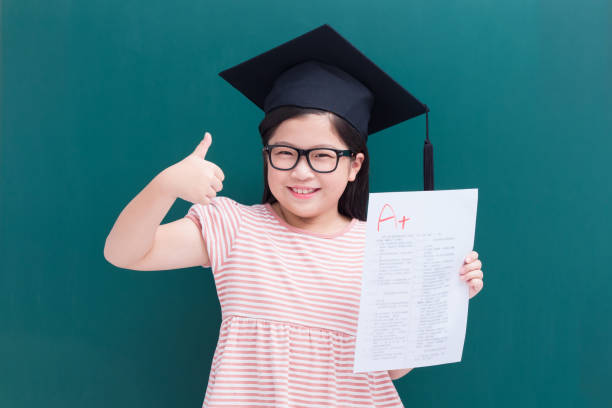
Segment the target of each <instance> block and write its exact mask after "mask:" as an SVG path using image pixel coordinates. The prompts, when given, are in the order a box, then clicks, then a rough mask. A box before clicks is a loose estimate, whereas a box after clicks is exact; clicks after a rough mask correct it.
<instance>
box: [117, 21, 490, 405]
mask: <svg viewBox="0 0 612 408" xmlns="http://www.w3.org/2000/svg"><path fill="white" fill-rule="evenodd" d="M328 34H329V33H328ZM328 40H329V38H328ZM318 41H320V39H318ZM303 46H304V45H303V44H302V47H303ZM277 50H278V48H277ZM260 61H261V56H260ZM243 67H244V66H243ZM297 67H298V68H300V69H297V70H295V69H294V70H284V71H282V72H283V73H284V74H283V75H282V76H280V77H278V78H277V80H276V81H275V82H274V86H273V87H272V89H271V90H270V89H268V90H267V92H265V102H264V103H263V105H264V106H265V107H266V108H265V111H266V115H265V117H264V119H263V121H262V122H261V124H260V126H259V131H260V134H261V137H262V144H263V149H262V155H263V169H264V184H265V186H264V194H263V200H262V204H256V205H244V204H240V203H238V202H236V201H234V200H232V199H231V198H229V197H223V196H217V193H218V192H219V191H221V189H222V182H223V180H224V173H223V171H222V170H221V169H220V168H219V167H218V166H217V165H215V164H214V163H211V162H210V161H207V160H206V154H207V151H208V149H209V147H210V145H211V143H212V137H211V135H210V134H209V133H208V132H207V133H206V134H205V136H204V139H203V140H202V141H201V143H200V144H199V145H198V146H197V147H196V149H195V151H194V152H193V153H192V154H190V155H189V156H188V157H186V158H185V159H183V160H182V161H180V162H178V163H176V164H174V165H173V166H171V167H169V168H167V169H165V170H164V171H163V172H161V173H160V174H159V175H158V176H156V177H155V178H154V180H153V181H152V182H151V183H150V184H149V185H148V186H147V187H146V188H145V189H144V190H143V191H142V192H141V193H140V194H139V195H138V196H136V198H134V200H132V202H130V204H128V206H127V207H126V208H125V209H124V210H123V212H122V213H121V215H120V216H119V218H118V220H117V222H116V223H115V226H114V227H113V230H112V231H111V233H110V235H109V237H108V239H107V243H106V248H105V256H106V258H107V259H108V260H109V261H110V262H112V263H113V264H115V265H117V266H120V267H123V268H128V269H135V270H160V269H174V268H184V267H192V266H197V265H202V266H204V267H211V268H212V273H213V276H214V279H215V284H216V288H217V294H218V296H219V302H220V304H221V312H222V322H221V327H220V331H219V339H218V343H217V347H216V350H215V354H214V357H213V362H212V366H211V371H210V376H209V381H208V387H207V389H206V394H205V397H204V403H203V406H204V407H222V406H248V407H251V406H261V407H294V406H322V407H348V406H351V407H403V405H402V402H401V399H400V397H399V395H398V393H397V391H396V389H395V387H394V385H393V382H392V380H395V379H397V378H400V377H401V376H403V375H405V374H406V373H407V372H408V371H410V368H407V369H405V370H391V371H379V372H368V373H357V374H353V373H352V366H353V358H354V346H355V336H356V331H357V317H358V312H359V296H360V294H361V276H362V266H363V256H364V250H365V225H366V223H365V219H366V205H367V198H368V191H369V187H368V168H369V157H368V151H367V147H366V136H367V132H368V130H366V129H364V128H363V124H364V122H360V119H359V115H361V114H362V113H363V112H364V111H363V110H362V111H361V112H362V113H358V114H354V112H356V111H359V109H356V108H355V106H354V105H350V106H349V105H345V104H340V105H335V104H334V101H336V100H337V99H338V98H339V97H340V96H339V95H340V94H339V93H338V92H337V87H338V86H339V85H340V84H339V83H338V82H336V83H334V81H340V82H342V81H347V80H350V81H352V79H349V77H346V76H342V75H341V76H334V78H335V79H330V78H328V80H325V81H322V77H321V75H327V74H329V73H332V74H333V75H336V74H338V71H334V70H333V69H331V68H330V67H329V66H328V65H316V66H313V65H303V64H302V65H300V64H298V65H297ZM304 67H307V68H304ZM322 67H323V68H324V70H323V71H317V70H318V69H319V68H322ZM301 68H304V69H301ZM249 69H251V68H249ZM276 76H278V75H276ZM283 80H285V82H283ZM264 82H265V81H264ZM296 82H301V83H302V85H304V84H305V83H307V84H309V86H308V87H306V88H304V87H300V88H299V90H297V91H296V89H295V88H294V87H293V86H292V84H295V83H296ZM321 84H324V86H321ZM346 84H347V82H343V85H346ZM350 86H354V87H359V86H361V85H359V84H357V83H356V82H351V85H350ZM350 86H349V88H348V89H344V91H345V92H348V93H349V94H350V93H351V92H352V91H356V89H355V88H350ZM313 87H315V88H314V89H315V90H316V91H317V92H314V93H313V94H314V95H315V98H314V99H311V100H310V101H309V102H308V103H305V102H304V100H303V99H301V98H302V96H303V95H304V93H305V92H306V93H308V92H307V91H306V90H305V89H313ZM243 89H244V88H243ZM357 90H358V89H357ZM326 93H327V95H329V94H332V95H333V98H331V99H330V98H327V99H326ZM275 95H276V97H275ZM279 95H281V96H283V97H278V96H279ZM253 99H255V100H257V98H253ZM349 99H351V100H352V98H349ZM330 101H332V102H331V103H330ZM368 105H372V101H370V102H368ZM347 106H348V107H347ZM374 106H376V105H374ZM344 108H346V109H344ZM351 112H353V114H351ZM367 112H368V113H370V112H374V110H373V108H372V109H369V108H368V109H367ZM368 122H369V121H368V120H366V121H365V124H366V125H367V124H368ZM177 197H180V198H182V199H184V200H186V201H189V202H192V203H194V204H193V205H192V206H191V207H190V208H189V211H188V213H187V214H186V216H185V217H184V218H183V219H181V220H178V221H175V222H172V223H169V224H164V225H159V223H160V222H161V220H162V219H163V218H164V216H165V214H166V213H167V211H168V210H169V208H170V207H171V206H172V203H173V202H174V200H175V199H176V198H177ZM477 257H478V254H477V253H476V252H472V253H471V254H468V258H466V262H465V264H464V265H463V268H462V270H461V271H458V277H457V278H458V279H464V280H465V281H466V282H467V283H468V285H470V290H469V296H470V298H471V297H473V296H474V295H475V294H476V293H477V292H478V291H480V289H481V288H482V271H481V270H480V268H481V263H480V261H479V260H478V259H477Z"/></svg>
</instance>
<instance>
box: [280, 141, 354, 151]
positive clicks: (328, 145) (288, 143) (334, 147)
mask: <svg viewBox="0 0 612 408" xmlns="http://www.w3.org/2000/svg"><path fill="white" fill-rule="evenodd" d="M274 144H285V145H289V146H293V147H297V146H296V145H294V144H293V143H290V142H287V141H284V140H279V141H278V142H275V143H274ZM316 147H329V148H330V149H339V150H342V148H339V147H337V146H334V145H330V144H318V145H314V146H312V147H311V149H314V148H316Z"/></svg>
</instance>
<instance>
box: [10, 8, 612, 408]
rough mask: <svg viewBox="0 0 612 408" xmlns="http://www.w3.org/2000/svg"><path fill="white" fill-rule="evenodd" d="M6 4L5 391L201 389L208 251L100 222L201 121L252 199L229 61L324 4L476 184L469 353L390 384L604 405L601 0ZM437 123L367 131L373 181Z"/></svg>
mask: <svg viewBox="0 0 612 408" xmlns="http://www.w3.org/2000/svg"><path fill="white" fill-rule="evenodd" d="M0 4H1V20H0V21H1V43H0V44H1V54H0V55H1V66H0V67H1V76H0V80H1V83H0V86H1V100H0V103H1V110H0V113H1V116H0V120H1V127H0V131H1V134H0V407H7V408H25V407H28V408H29V407H34V406H45V407H62V408H65V407H90V408H94V407H116V408H120V407H130V408H134V407H147V408H152V407H199V406H201V405H202V402H203V398H204V394H205V391H206V384H207V381H208V375H209V372H210V371H209V370H210V364H211V360H212V356H213V353H214V349H215V345H216V341H217V335H218V328H219V324H220V317H221V315H220V308H219V302H218V299H217V297H216V292H215V286H214V281H213V279H212V275H211V273H210V269H205V268H188V269H179V270H171V271H155V272H140V271H131V270H125V269H120V268H116V267H114V266H113V265H111V264H110V263H109V262H107V261H106V260H105V259H104V256H103V248H104V243H105V239H106V237H107V235H108V233H109V231H110V228H111V227H112V225H113V223H114V221H115V220H116V218H117V216H118V215H119V213H120V211H121V210H122V209H123V208H124V207H125V205H126V204H127V203H128V202H129V201H130V200H131V199H132V198H133V197H134V196H135V195H136V194H137V193H138V192H139V191H141V190H142V188H143V187H144V186H145V185H146V184H147V183H148V182H149V181H150V180H151V179H152V178H153V177H154V176H155V175H156V174H158V173H159V172H160V171H162V170H163V169H164V168H166V167H168V166H170V165H172V164H174V163H175V162H177V161H179V160H181V159H182V158H183V157H185V156H186V155H187V154H189V153H190V152H191V151H193V149H194V148H195V146H196V145H197V143H198V142H199V141H200V140H201V138H202V136H203V134H204V132H205V131H209V132H211V133H212V135H213V140H214V141H213V145H212V146H211V148H210V150H209V151H208V154H207V159H209V160H211V161H213V162H215V163H216V164H218V165H219V166H220V167H221V168H222V169H223V170H224V172H225V176H226V178H225V181H224V189H223V195H226V196H229V197H232V198H233V199H235V200H237V201H239V202H242V203H245V204H254V203H258V202H259V201H260V199H261V194H262V188H263V181H262V179H261V174H262V172H261V170H260V168H261V156H260V151H259V149H260V148H261V146H260V140H259V135H258V132H257V125H258V123H259V121H260V120H261V118H262V112H261V111H260V110H259V109H258V108H257V107H256V106H254V105H253V104H252V103H250V102H249V101H248V100H246V99H245V98H244V97H243V96H242V95H241V94H240V93H239V92H237V91H236V90H235V89H233V88H232V87H231V86H230V85H229V84H228V83H226V82H225V81H224V80H223V79H222V78H220V77H219V76H218V75H217V74H218V73H219V72H220V71H221V70H223V69H225V68H228V67H230V66H233V65H235V64H237V63H239V62H241V61H243V60H244V59H246V58H248V57H250V56H253V55H256V54H258V53H260V52H263V51H265V50H268V49H270V48H272V47H273V46H276V45H278V44H280V43H281V42H283V41H286V40H287V39H290V38H293V37H295V36H297V35H299V34H302V33H304V32H306V31H308V30H310V29H313V28H315V27H318V26H319V25H321V24H324V23H328V24H330V25H332V26H333V27H334V28H335V29H337V30H338V31H339V32H340V33H341V34H342V35H344V36H345V37H346V38H348V39H350V41H351V42H353V43H354V44H355V45H356V46H358V47H359V48H360V49H362V50H363V51H364V53H365V54H366V55H368V56H369V57H370V58H371V59H372V60H373V61H375V62H376V63H377V64H378V65H379V66H381V67H382V68H383V69H385V70H386V71H387V72H388V73H389V74H390V75H391V76H392V77H393V78H395V79H396V80H397V81H398V82H399V83H401V84H402V85H403V86H405V87H406V88H407V89H409V90H410V91H411V92H413V94H414V95H415V96H417V97H418V98H419V99H420V100H422V101H423V102H425V103H426V104H427V105H428V106H429V107H430V109H431V113H430V116H429V122H430V137H431V140H432V143H433V145H434V149H435V150H434V154H435V180H436V186H435V187H436V189H456V188H478V189H479V200H478V220H477V226H476V237H475V247H474V248H475V250H476V251H478V252H479V254H480V257H481V259H482V261H483V271H484V273H485V287H484V290H483V291H482V292H481V293H480V294H478V295H477V296H476V297H475V298H473V299H472V300H471V301H470V309H469V317H468V328H467V336H466V341H465V348H464V352H463V359H462V361H461V362H460V363H455V364H446V365H440V366H434V367H426V368H417V369H415V370H413V371H412V372H410V373H409V374H408V375H406V376H405V377H402V378H401V379H399V380H397V381H395V385H396V387H397V389H398V392H399V394H400V396H401V398H402V400H403V402H404V404H405V405H406V406H407V407H471V408H474V407H549V406H554V407H576V406H581V407H584V406H589V407H604V406H612V396H611V394H610V387H609V384H610V379H609V375H608V372H609V369H610V367H612V351H611V350H612V348H611V347H610V339H611V338H612V323H611V322H612V319H610V315H611V314H612V306H611V302H610V300H609V293H610V289H609V276H610V274H609V271H610V264H611V261H612V256H611V254H612V251H610V249H609V248H608V247H609V246H610V239H609V235H610V231H611V230H612V221H611V218H612V217H611V214H610V208H611V206H610V203H611V200H612V183H611V182H610V180H609V176H610V174H612V171H611V170H612V169H611V166H610V164H609V163H610V162H609V157H610V154H611V153H612V139H611V138H610V135H612V114H611V112H612V75H611V73H612V51H611V50H612V29H611V27H612V6H611V3H610V2H609V1H608V0H601V1H597V0H590V1H587V2H582V3H577V2H575V1H568V0H556V1H552V0H549V1H520V2H515V1H510V2H501V1H482V0H481V1H475V0H466V1H461V2H458V1H439V0H433V1H427V2H423V1H418V2H417V1H394V2H385V1H383V2H372V1H355V0H351V1H348V0H346V1H345V0H343V1H319V0H317V1H309V2H289V1H274V2H270V1H263V2H261V1H258V2H247V1H234V0H232V1H225V2H212V1H186V0H176V1H174V2H167V1H155V0H154V1H148V2H143V1H134V0H121V1H118V0H90V1H87V2H77V1H69V0H56V1H42V0H4V1H2V2H1V3H0ZM424 127H425V120H424V117H419V118H416V119H414V120H411V121H408V122H404V123H402V124H400V125H398V126H395V127H393V128H391V129H388V130H385V131H383V132H381V133H380V135H378V136H377V137H376V138H372V139H371V140H370V141H369V142H368V147H369V150H370V154H371V180H370V183H371V191H372V192H383V191H402V190H420V189H422V145H423V136H424ZM237 140H239V141H240V143H237V142H236V141H237ZM189 205H190V203H188V202H185V201H182V200H178V201H177V202H175V203H174V205H173V207H172V208H171V210H170V211H169V213H168V215H167V216H166V218H165V219H164V221H163V222H164V223H166V222H170V221H174V220H176V219H178V218H180V217H183V216H184V215H185V213H186V211H187V209H188V207H189Z"/></svg>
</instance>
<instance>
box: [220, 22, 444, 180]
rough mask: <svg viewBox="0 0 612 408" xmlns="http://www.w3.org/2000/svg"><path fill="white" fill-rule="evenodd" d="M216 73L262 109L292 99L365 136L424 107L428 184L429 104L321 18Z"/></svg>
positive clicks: (292, 102)
mask: <svg viewBox="0 0 612 408" xmlns="http://www.w3.org/2000/svg"><path fill="white" fill-rule="evenodd" d="M219 75H220V76H221V77H222V78H223V79H225V80H226V81H227V82H229V83H230V84H231V85H232V86H234V87H235V88H236V89H238V90H239V91H240V92H241V93H242V94H244V95H245V96H246V97H247V98H249V99H250V100H251V102H253V103H254V104H255V105H257V106H258V107H259V108H260V109H262V110H263V111H264V112H265V113H268V112H270V111H271V110H272V109H274V108H277V107H279V106H285V105H291V106H300V107H303V108H316V109H323V110H326V111H330V112H333V113H335V114H337V115H338V116H340V117H342V118H344V119H345V120H347V121H348V122H349V123H350V124H351V125H353V127H355V128H356V129H357V130H358V131H359V133H360V134H361V135H362V136H363V137H364V138H365V139H366V141H367V138H368V135H371V134H373V133H376V132H378V131H381V130H383V129H386V128H388V127H391V126H394V125H396V124H398V123H400V122H403V121H405V120H408V119H411V118H413V117H415V116H419V115H421V114H423V113H425V146H424V150H423V170H424V190H433V146H432V144H431V143H430V142H429V117H428V114H427V113H428V112H429V108H428V107H427V105H425V104H423V103H421V102H420V101H418V100H417V99H416V98H415V97H414V96H412V95H411V94H410V93H409V92H408V91H406V90H405V89H404V88H403V87H402V86H401V85H399V84H398V83H397V82H395V81H394V80H393V79H392V78H391V77H390V76H389V75H387V74H386V73H385V72H384V71H383V70H381V69H380V68H379V67H378V66H376V65H375V64H374V63H373V62H372V61H370V59H368V58H367V57H366V56H365V55H363V54H362V53H361V52H360V51H359V50H358V49H357V48H355V47H354V46H353V45H352V44H351V43H349V42H348V41H347V40H346V39H345V38H344V37H342V36H341V35H340V34H338V33H337V32H336V31H335V30H334V29H333V28H331V27H330V26H329V25H327V24H324V25H322V26H320V27H318V28H316V29H314V30H312V31H309V32H307V33H305V34H302V35H301V36H299V37H296V38H294V39H293V40H290V41H287V42H285V43H284V44H281V45H279V46H277V47H275V48H272V49H271V50H269V51H266V52H264V53H262V54H260V55H258V56H256V57H253V58H251V59H249V60H247V61H244V62H242V63H240V64H238V65H236V66H234V67H232V68H229V69H226V70H224V71H222V72H220V73H219Z"/></svg>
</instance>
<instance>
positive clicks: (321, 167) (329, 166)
mask: <svg viewBox="0 0 612 408" xmlns="http://www.w3.org/2000/svg"><path fill="white" fill-rule="evenodd" d="M308 158H309V159H310V163H311V164H312V167H313V168H314V169H315V170H316V171H331V170H333V168H334V167H336V161H337V158H336V152H334V151H333V150H329V149H317V150H313V151H312V152H310V156H309V157H308Z"/></svg>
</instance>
